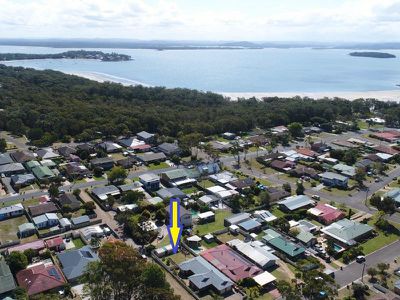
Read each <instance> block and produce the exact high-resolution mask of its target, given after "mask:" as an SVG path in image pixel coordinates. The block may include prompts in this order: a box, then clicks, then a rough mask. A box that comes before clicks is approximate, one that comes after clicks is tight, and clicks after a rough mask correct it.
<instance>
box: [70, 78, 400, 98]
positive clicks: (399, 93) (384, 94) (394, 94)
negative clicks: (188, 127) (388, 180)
mask: <svg viewBox="0 0 400 300" xmlns="http://www.w3.org/2000/svg"><path fill="white" fill-rule="evenodd" d="M68 74H71V75H76V76H81V77H84V78H87V79H90V80H94V81H98V82H106V81H110V82H116V83H120V84H122V85H125V86H129V85H133V86H134V85H143V86H148V87H149V86H150V85H148V84H145V83H142V82H138V81H134V80H130V79H126V78H121V77H117V76H113V75H109V74H104V73H97V72H69V73H68ZM217 93H218V94H221V95H223V96H225V97H228V98H230V99H231V100H233V101H236V100H237V99H239V98H251V97H255V98H257V99H262V98H264V97H281V98H291V97H295V96H300V97H309V98H313V99H322V98H335V97H338V98H344V99H348V100H355V99H360V98H364V99H367V98H374V99H378V100H382V101H396V102H400V88H399V89H397V90H386V91H364V92H315V93H313V92H264V93H260V92H254V93H229V92H217Z"/></svg>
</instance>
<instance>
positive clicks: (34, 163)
mask: <svg viewBox="0 0 400 300" xmlns="http://www.w3.org/2000/svg"><path fill="white" fill-rule="evenodd" d="M37 166H40V163H39V162H38V161H37V160H30V161H28V162H27V163H26V167H27V168H28V169H33V168H35V167H37Z"/></svg>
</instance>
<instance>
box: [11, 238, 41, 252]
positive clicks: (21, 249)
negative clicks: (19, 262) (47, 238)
mask: <svg viewBox="0 0 400 300" xmlns="http://www.w3.org/2000/svg"><path fill="white" fill-rule="evenodd" d="M44 248H46V246H45V245H44V242H43V241H42V240H37V241H34V242H30V243H25V244H21V245H17V246H14V247H11V248H8V253H11V252H14V251H19V252H24V251H25V250H27V249H33V250H37V251H39V250H42V249H44Z"/></svg>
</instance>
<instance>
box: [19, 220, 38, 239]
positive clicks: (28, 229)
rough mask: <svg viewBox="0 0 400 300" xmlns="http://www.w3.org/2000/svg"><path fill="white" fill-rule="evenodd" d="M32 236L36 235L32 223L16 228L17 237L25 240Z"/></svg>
mask: <svg viewBox="0 0 400 300" xmlns="http://www.w3.org/2000/svg"><path fill="white" fill-rule="evenodd" d="M34 234H36V227H35V225H34V224H33V223H24V224H21V225H19V226H18V236H19V237H20V238H26V237H28V236H31V235H34Z"/></svg>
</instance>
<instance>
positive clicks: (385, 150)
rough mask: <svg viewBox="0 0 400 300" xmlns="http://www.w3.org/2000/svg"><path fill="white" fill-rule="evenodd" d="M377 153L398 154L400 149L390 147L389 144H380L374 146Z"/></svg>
mask: <svg viewBox="0 0 400 300" xmlns="http://www.w3.org/2000/svg"><path fill="white" fill-rule="evenodd" d="M373 149H374V150H375V151H376V152H377V153H386V154H390V155H397V154H399V153H400V151H398V150H396V149H394V148H392V147H388V146H384V145H379V146H376V147H374V148H373Z"/></svg>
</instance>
